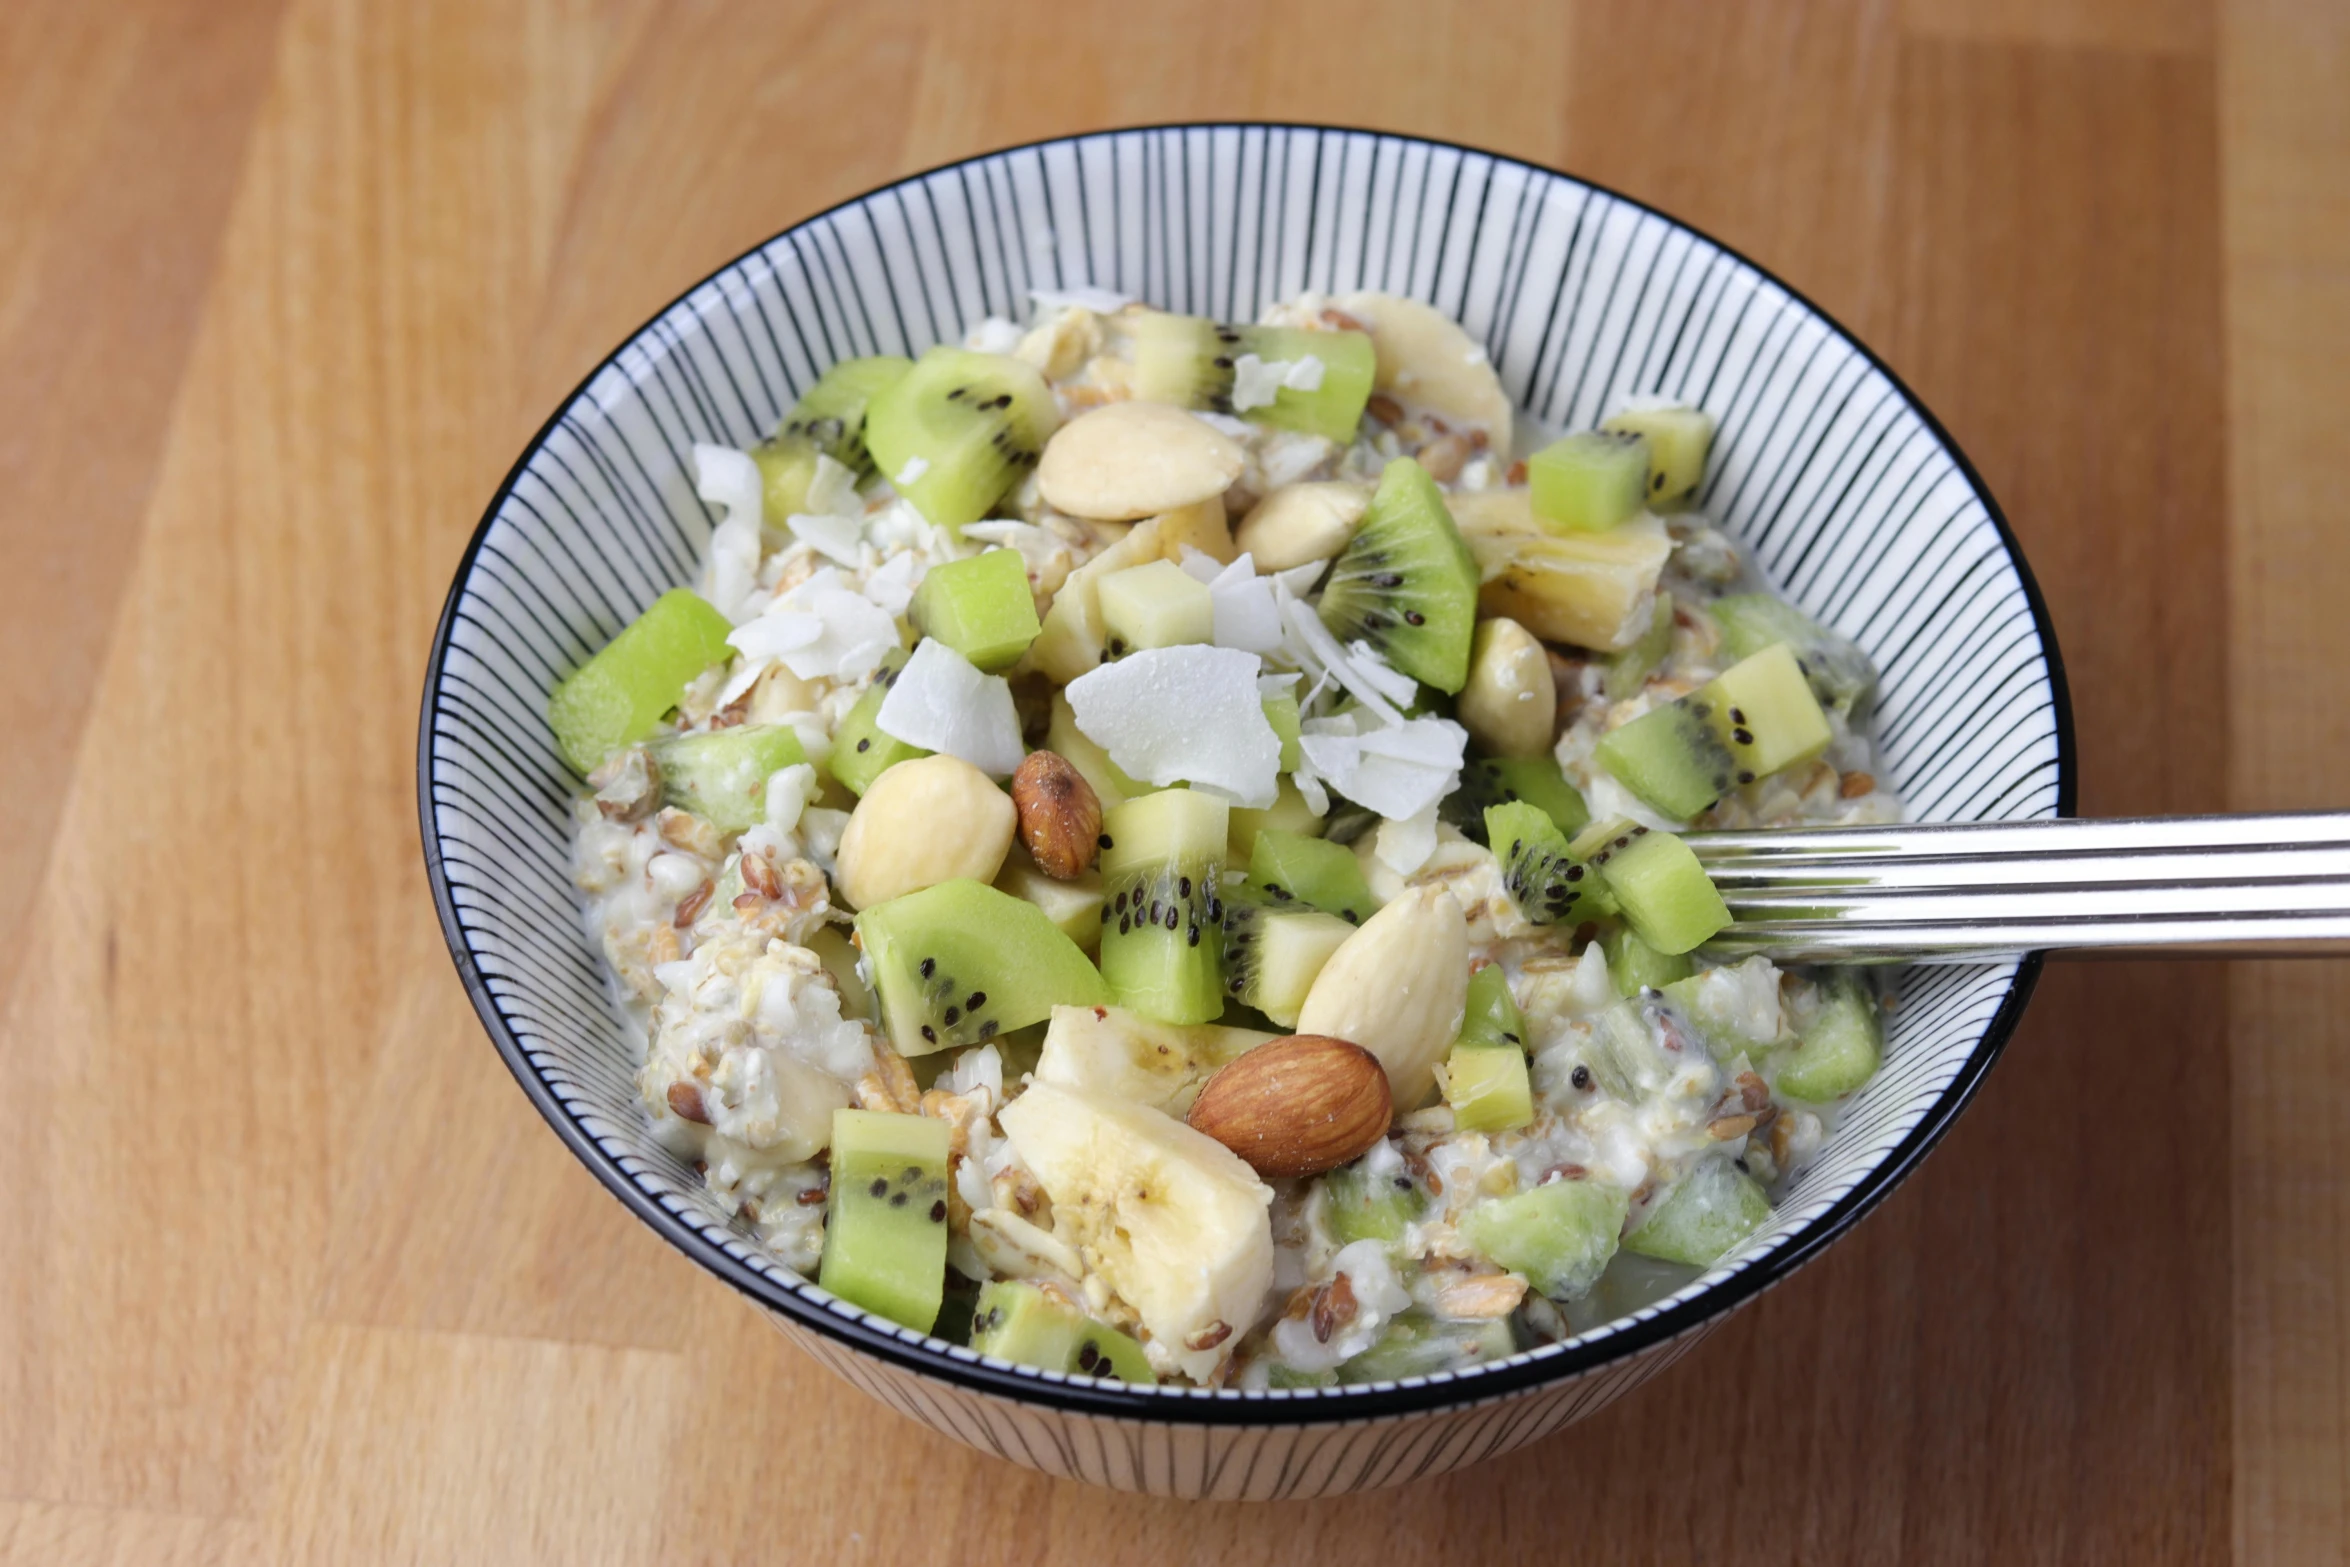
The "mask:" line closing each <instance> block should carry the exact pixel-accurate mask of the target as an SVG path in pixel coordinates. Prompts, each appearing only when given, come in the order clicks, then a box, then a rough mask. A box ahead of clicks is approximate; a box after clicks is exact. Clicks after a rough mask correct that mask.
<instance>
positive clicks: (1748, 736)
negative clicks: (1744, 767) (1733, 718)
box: [1730, 728, 1754, 745]
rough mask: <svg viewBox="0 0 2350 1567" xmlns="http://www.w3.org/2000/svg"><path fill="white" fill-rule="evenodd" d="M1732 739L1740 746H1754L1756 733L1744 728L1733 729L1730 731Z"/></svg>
mask: <svg viewBox="0 0 2350 1567" xmlns="http://www.w3.org/2000/svg"><path fill="white" fill-rule="evenodd" d="M1730 738H1731V739H1733V740H1735V741H1737V742H1738V743H1739V744H1740V745H1752V744H1754V731H1753V730H1751V729H1743V728H1741V729H1733V730H1731V731H1730Z"/></svg>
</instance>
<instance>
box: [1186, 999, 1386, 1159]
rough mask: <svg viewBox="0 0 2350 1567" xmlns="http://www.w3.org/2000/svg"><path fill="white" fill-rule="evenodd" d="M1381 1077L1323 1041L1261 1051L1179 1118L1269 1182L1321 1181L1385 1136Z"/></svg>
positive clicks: (1344, 1046) (1380, 1071)
mask: <svg viewBox="0 0 2350 1567" xmlns="http://www.w3.org/2000/svg"><path fill="white" fill-rule="evenodd" d="M1394 1111H1395V1105H1394V1101H1393V1099H1392V1098H1391V1096H1390V1093H1389V1090H1388V1086H1387V1069H1386V1068H1385V1067H1383V1066H1381V1065H1380V1064H1379V1058H1378V1057H1377V1056H1375V1055H1373V1054H1371V1052H1370V1051H1368V1050H1365V1049H1364V1048H1363V1047H1362V1046H1360V1045H1356V1044H1351V1043H1349V1042H1348V1041H1346V1040H1343V1039H1332V1038H1331V1037H1330V1036H1329V1035H1327V1034H1291V1035H1289V1036H1288V1037H1287V1038H1284V1039H1276V1040H1273V1041H1271V1042H1270V1043H1268V1044H1262V1045H1259V1046H1257V1047H1256V1049H1254V1050H1251V1051H1249V1052H1248V1053H1247V1054H1246V1055H1244V1056H1242V1057H1240V1059H1239V1060H1237V1061H1234V1062H1233V1063H1232V1064H1231V1065H1229V1066H1227V1067H1225V1068H1223V1069H1222V1070H1221V1071H1219V1072H1217V1073H1216V1075H1215V1076H1213V1077H1211V1078H1209V1079H1208V1080H1207V1082H1206V1084H1204V1085H1203V1086H1202V1087H1201V1089H1200V1091H1199V1098H1197V1099H1195V1100H1193V1101H1192V1105H1191V1114H1190V1115H1189V1116H1188V1117H1187V1118H1186V1119H1188V1120H1189V1121H1190V1122H1191V1125H1192V1129H1193V1130H1194V1131H1199V1132H1205V1133H1206V1134H1207V1135H1208V1136H1210V1137H1213V1138H1214V1139H1215V1140H1216V1141H1218V1142H1220V1143H1222V1144H1223V1145H1224V1146H1225V1147H1227V1148H1229V1149H1231V1150H1232V1151H1233V1152H1234V1153H1236V1154H1238V1155H1240V1157H1241V1158H1242V1159H1244V1160H1246V1161H1247V1163H1248V1165H1249V1167H1250V1168H1251V1169H1253V1170H1255V1171H1256V1172H1257V1173H1258V1174H1259V1175H1262V1176H1265V1177H1267V1178H1268V1179H1280V1178H1293V1177H1297V1176H1306V1175H1320V1174H1321V1173H1322V1172H1323V1171H1325V1170H1335V1169H1337V1168H1338V1167H1339V1166H1340V1165H1342V1164H1346V1163H1348V1162H1350V1161H1352V1160H1355V1159H1359V1158H1361V1157H1362V1156H1363V1155H1364V1154H1366V1153H1368V1152H1369V1151H1370V1149H1371V1145H1372V1144H1374V1143H1376V1142H1378V1141H1379V1139H1380V1138H1382V1137H1384V1136H1386V1135H1387V1125H1388V1122H1389V1121H1391V1120H1392V1119H1394Z"/></svg>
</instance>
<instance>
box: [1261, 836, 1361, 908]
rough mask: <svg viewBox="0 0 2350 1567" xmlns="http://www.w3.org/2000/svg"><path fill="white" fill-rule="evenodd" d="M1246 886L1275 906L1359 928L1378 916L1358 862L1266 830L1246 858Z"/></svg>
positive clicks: (1329, 846) (1337, 848)
mask: <svg viewBox="0 0 2350 1567" xmlns="http://www.w3.org/2000/svg"><path fill="white" fill-rule="evenodd" d="M1248 885H1249V886H1250V887H1252V888H1254V889H1255V890H1256V891H1257V892H1259V893H1262V894H1263V895H1264V896H1265V898H1266V899H1267V900H1269V901H1270V902H1272V903H1275V904H1289V903H1300V904H1303V905H1305V906H1306V907H1307V908H1313V909H1320V910H1321V911H1322V912H1323V913H1325V914H1335V915H1337V916H1338V917H1339V918H1340V919H1342V920H1344V921H1346V922H1347V923H1348V924H1349V925H1360V924H1361V923H1362V922H1363V921H1365V920H1367V919H1369V918H1370V917H1371V916H1372V915H1373V914H1376V913H1377V912H1378V911H1379V900H1378V899H1376V898H1374V897H1372V896H1371V884H1370V883H1369V882H1368V881H1366V880H1365V879H1364V877H1363V862H1362V861H1360V860H1358V859H1356V858H1355V853H1354V850H1352V849H1350V848H1348V847H1347V846H1346V845H1344V844H1340V843H1331V842H1329V841H1328V840H1326V839H1322V838H1312V837H1308V836H1306V835H1305V834H1303V833H1296V832H1283V831H1280V830H1278V829H1275V828H1267V829H1265V830H1264V831H1262V832H1259V833H1258V834H1257V840H1256V844H1255V846H1254V848H1253V849H1252V850H1251V852H1250V854H1249V862H1248Z"/></svg>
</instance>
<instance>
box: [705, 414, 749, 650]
mask: <svg viewBox="0 0 2350 1567" xmlns="http://www.w3.org/2000/svg"><path fill="white" fill-rule="evenodd" d="M693 455H694V493H695V494H696V495H699V496H700V497H701V498H702V499H703V500H705V501H708V502H709V503H710V504H711V505H713V506H716V507H718V508H720V510H721V511H723V512H724V514H725V515H724V516H723V517H722V518H721V519H720V521H719V523H718V525H717V526H716V527H715V528H712V529H711V530H710V556H709V566H708V569H707V571H706V572H705V574H704V581H705V583H706V587H705V590H704V593H703V596H704V597H705V598H707V599H709V601H710V603H711V604H712V605H713V606H714V607H715V608H716V609H717V610H718V612H719V613H720V614H722V615H724V616H725V617H726V618H727V619H728V620H731V621H734V622H737V623H738V624H739V623H740V622H741V621H743V620H745V619H747V618H748V617H749V614H750V599H751V595H752V594H753V593H754V592H756V591H757V589H758V586H759V521H760V496H761V490H762V486H761V484H760V480H759V465H758V464H757V463H755V462H753V461H751V459H750V458H749V457H747V456H745V455H744V454H743V453H741V452H738V451H736V450H735V449H734V448H733V447H731V446H713V445H711V444H709V443H708V442H703V441H697V442H695V443H694V453H693Z"/></svg>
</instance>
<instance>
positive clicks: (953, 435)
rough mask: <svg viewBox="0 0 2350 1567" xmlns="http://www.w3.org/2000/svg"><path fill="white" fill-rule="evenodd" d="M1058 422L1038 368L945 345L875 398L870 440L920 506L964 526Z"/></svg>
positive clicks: (1019, 474) (1031, 463) (888, 471)
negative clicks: (1036, 369) (1037, 370)
mask: <svg viewBox="0 0 2350 1567" xmlns="http://www.w3.org/2000/svg"><path fill="white" fill-rule="evenodd" d="M1059 423H1060V414H1059V412H1058V408H1057V405H1056V404H1055V403H1054V402H1053V394H1052V389H1051V388H1050V387H1048V386H1046V385H1045V383H1044V377H1043V376H1041V375H1039V374H1037V373H1036V371H1035V370H1034V369H1033V368H1032V367H1031V366H1029V365H1027V364H1025V363H1023V362H1022V361H1020V360H1017V359H1014V358H1012V357H1010V356H1009V355H1007V354H982V353H974V352H972V351H971V350H969V349H963V348H946V347H939V348H933V349H931V350H929V351H928V352H926V353H925V354H923V356H922V357H921V358H920V359H917V360H915V361H914V368H913V369H911V370H910V371H908V372H907V373H906V374H905V375H903V376H901V377H900V378H899V379H898V380H897V381H896V382H895V383H894V384H892V385H891V386H889V387H888V388H887V389H886V390H884V391H882V392H881V393H880V394H879V395H878V396H876V397H875V398H874V399H873V401H872V403H871V404H870V405H869V406H868V407H867V409H866V413H865V444H866V446H867V447H868V448H870V449H871V451H872V453H873V459H874V462H875V463H876V464H877V465H878V466H879V468H880V470H881V476H882V477H883V478H885V479H887V480H889V481H890V483H892V484H893V485H895V486H897V490H898V493H899V494H901V495H903V496H905V497H906V498H907V499H908V500H910V501H912V502H913V503H914V506H915V509H916V510H918V511H920V512H921V513H922V515H923V516H925V517H927V518H929V519H930V521H932V522H934V523H936V524H937V525H938V526H940V527H942V528H960V527H961V526H962V525H963V524H964V523H966V522H977V521H978V520H979V519H980V518H982V517H984V516H986V515H987V512H988V508H989V507H991V506H993V505H994V504H995V503H996V502H997V501H998V500H1000V499H1001V498H1002V497H1003V494H1004V492H1005V491H1006V490H1009V489H1010V488H1011V487H1012V486H1013V485H1015V484H1018V483H1019V482H1020V481H1021V479H1023V478H1025V477H1026V476H1027V474H1028V471H1029V470H1030V469H1032V468H1034V467H1035V466H1036V462H1037V459H1038V458H1039V457H1040V456H1042V455H1043V453H1044V443H1045V441H1046V439H1047V438H1048V437H1050V436H1051V435H1052V433H1053V431H1054V429H1055V428H1057V427H1058V425H1059Z"/></svg>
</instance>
